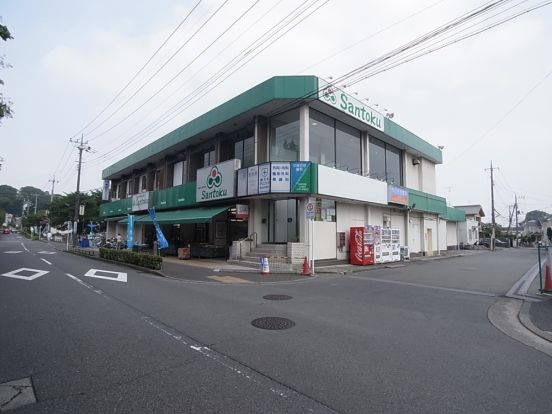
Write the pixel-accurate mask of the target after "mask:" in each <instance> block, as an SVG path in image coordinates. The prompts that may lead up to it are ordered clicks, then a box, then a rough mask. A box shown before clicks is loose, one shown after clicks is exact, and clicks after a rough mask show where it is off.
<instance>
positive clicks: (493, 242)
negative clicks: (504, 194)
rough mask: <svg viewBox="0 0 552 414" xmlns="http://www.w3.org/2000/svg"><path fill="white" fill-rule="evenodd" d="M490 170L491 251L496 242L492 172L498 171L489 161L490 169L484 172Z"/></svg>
mask: <svg viewBox="0 0 552 414" xmlns="http://www.w3.org/2000/svg"><path fill="white" fill-rule="evenodd" d="M488 170H491V212H492V215H491V217H492V223H493V224H492V234H491V250H494V249H495V241H496V217H495V207H494V175H493V172H494V170H498V167H493V162H492V161H491V168H485V171H488Z"/></svg>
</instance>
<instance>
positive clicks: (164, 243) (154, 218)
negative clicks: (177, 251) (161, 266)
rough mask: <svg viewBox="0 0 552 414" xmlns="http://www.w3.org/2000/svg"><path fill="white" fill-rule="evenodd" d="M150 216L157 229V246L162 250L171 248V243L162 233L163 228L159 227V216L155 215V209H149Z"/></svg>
mask: <svg viewBox="0 0 552 414" xmlns="http://www.w3.org/2000/svg"><path fill="white" fill-rule="evenodd" d="M148 214H149V216H150V217H151V221H152V222H153V226H154V227H155V232H156V233H157V245H158V246H159V248H160V249H166V248H167V247H169V243H168V242H167V239H166V238H165V236H164V235H163V232H162V231H161V227H160V226H159V222H158V221H157V215H156V214H155V209H154V208H148Z"/></svg>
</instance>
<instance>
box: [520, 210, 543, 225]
mask: <svg viewBox="0 0 552 414" xmlns="http://www.w3.org/2000/svg"><path fill="white" fill-rule="evenodd" d="M547 216H548V214H547V213H546V212H544V211H541V210H532V211H530V212H528V213H527V214H526V215H525V221H529V220H539V221H540V222H541V223H542V222H543V221H544V220H545V219H546V217H547Z"/></svg>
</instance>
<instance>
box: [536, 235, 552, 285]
mask: <svg viewBox="0 0 552 414" xmlns="http://www.w3.org/2000/svg"><path fill="white" fill-rule="evenodd" d="M551 254H552V246H550V245H542V244H541V243H539V244H537V256H538V261H539V292H540V293H552V291H549V290H547V289H545V286H544V283H543V280H544V278H543V274H542V264H543V262H544V263H545V265H548V266H552V258H551V257H550V255H551ZM547 257H548V263H547Z"/></svg>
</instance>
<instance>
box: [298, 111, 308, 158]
mask: <svg viewBox="0 0 552 414" xmlns="http://www.w3.org/2000/svg"><path fill="white" fill-rule="evenodd" d="M309 125H310V122H309V106H308V105H303V106H302V107H301V108H299V161H309Z"/></svg>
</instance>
